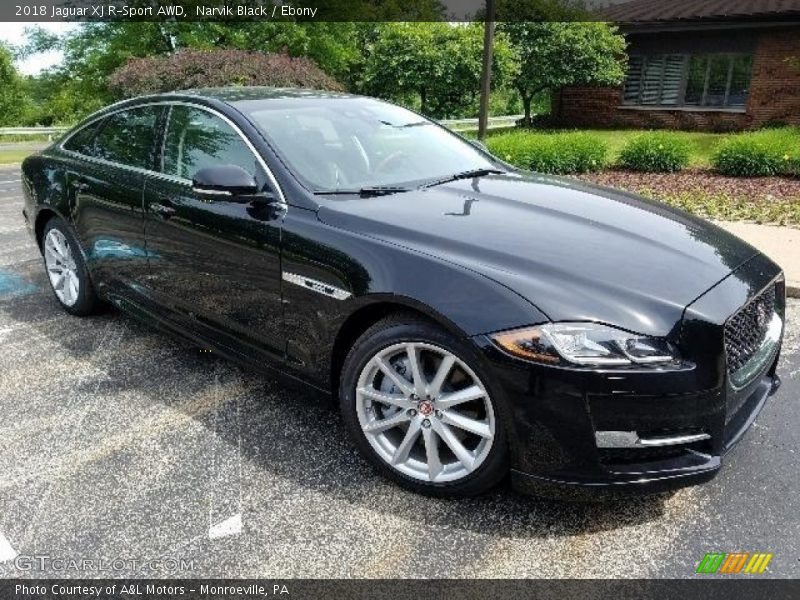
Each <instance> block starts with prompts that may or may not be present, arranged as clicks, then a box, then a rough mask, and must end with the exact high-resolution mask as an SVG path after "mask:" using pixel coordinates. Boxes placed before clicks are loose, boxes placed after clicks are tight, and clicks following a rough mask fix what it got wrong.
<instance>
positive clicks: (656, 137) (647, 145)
mask: <svg viewBox="0 0 800 600" xmlns="http://www.w3.org/2000/svg"><path fill="white" fill-rule="evenodd" d="M689 155H690V149H689V144H688V143H687V142H686V140H685V139H683V138H681V137H678V136H676V135H674V134H671V133H664V132H656V133H645V134H643V135H639V136H636V137H635V138H633V139H631V140H630V141H629V142H628V143H627V144H625V146H624V147H623V148H622V151H621V152H620V155H619V164H620V166H622V167H625V168H626V169H631V170H632V171H645V172H647V173H672V172H674V171H680V170H681V169H683V168H685V167H686V166H687V165H688V164H689Z"/></svg>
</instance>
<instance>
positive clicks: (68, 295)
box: [61, 271, 73, 304]
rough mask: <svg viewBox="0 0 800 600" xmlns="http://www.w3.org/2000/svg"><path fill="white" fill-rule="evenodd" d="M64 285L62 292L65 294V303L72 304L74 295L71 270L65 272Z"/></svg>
mask: <svg viewBox="0 0 800 600" xmlns="http://www.w3.org/2000/svg"><path fill="white" fill-rule="evenodd" d="M63 281H64V285H63V287H62V288H61V292H62V293H63V294H64V297H63V300H64V303H65V304H72V302H73V296H72V285H70V272H69V271H65V274H64V278H63Z"/></svg>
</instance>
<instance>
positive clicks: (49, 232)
mask: <svg viewBox="0 0 800 600" xmlns="http://www.w3.org/2000/svg"><path fill="white" fill-rule="evenodd" d="M41 246H42V258H43V259H44V267H45V272H46V274H47V279H48V281H49V282H50V289H52V290H53V295H54V296H55V297H56V300H58V303H59V304H60V305H61V308H63V309H64V310H65V311H67V312H68V313H70V314H72V315H76V316H79V317H83V316H87V315H90V314H92V313H94V312H96V310H97V307H98V305H99V300H98V298H97V295H96V294H95V291H94V286H93V285H92V279H91V277H90V276H89V270H88V269H87V268H86V262H85V261H84V259H83V253H82V252H81V248H80V245H79V244H78V241H77V239H75V235H74V234H73V233H72V230H71V228H70V227H69V225H67V223H66V221H64V220H63V219H61V218H60V217H52V218H51V219H50V220H49V221H48V222H47V224H46V225H45V227H44V231H43V233H42V240H41Z"/></svg>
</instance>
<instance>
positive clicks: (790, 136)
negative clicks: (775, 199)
mask: <svg viewBox="0 0 800 600" xmlns="http://www.w3.org/2000/svg"><path fill="white" fill-rule="evenodd" d="M711 163H712V165H713V166H714V168H715V169H716V170H717V171H719V172H720V173H722V174H723V175H732V176H735V177H767V176H770V175H789V176H798V175H800V130H798V129H795V128H788V127H787V128H783V129H768V130H762V131H756V132H753V133H743V134H739V135H735V136H732V137H730V138H728V139H726V140H725V141H723V142H722V143H721V144H720V145H719V146H718V147H717V150H716V152H715V153H714V155H713V156H712V158H711Z"/></svg>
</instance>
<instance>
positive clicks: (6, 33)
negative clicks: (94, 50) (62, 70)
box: [0, 23, 77, 75]
mask: <svg viewBox="0 0 800 600" xmlns="http://www.w3.org/2000/svg"><path fill="white" fill-rule="evenodd" d="M36 25H38V26H40V27H42V28H43V29H46V30H48V31H53V32H55V33H64V32H66V31H69V30H70V29H72V28H74V27H77V23H0V40H2V41H4V42H7V43H9V44H15V45H19V44H22V43H24V42H25V28H26V27H31V26H36ZM62 58H63V56H62V54H61V52H45V53H42V54H37V55H36V56H31V57H30V58H28V59H27V60H23V61H18V62H17V63H16V66H17V69H18V70H19V71H20V72H21V73H25V74H26V75H35V74H36V73H39V72H40V71H42V70H43V69H46V68H48V67H52V66H53V65H57V64H58V63H60V62H61V60H62Z"/></svg>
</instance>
